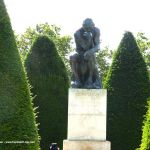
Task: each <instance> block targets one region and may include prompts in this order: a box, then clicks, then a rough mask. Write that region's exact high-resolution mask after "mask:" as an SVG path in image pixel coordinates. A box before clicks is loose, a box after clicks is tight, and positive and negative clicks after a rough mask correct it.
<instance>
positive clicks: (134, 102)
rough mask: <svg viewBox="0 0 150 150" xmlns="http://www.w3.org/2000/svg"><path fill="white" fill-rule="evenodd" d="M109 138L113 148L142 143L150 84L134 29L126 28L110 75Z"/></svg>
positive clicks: (120, 149) (121, 149) (129, 149)
mask: <svg viewBox="0 0 150 150" xmlns="http://www.w3.org/2000/svg"><path fill="white" fill-rule="evenodd" d="M105 88H107V90H108V107H107V109H108V121H107V139H108V140H110V141H111V143H112V150H134V149H135V148H137V147H138V146H139V144H140V139H141V134H142V133H141V127H142V122H143V115H144V114H145V113H146V109H145V105H146V99H147V98H148V96H149V94H150V84H149V79H148V73H147V69H146V64H145V62H144V60H143V57H142V55H141V53H140V51H139V48H138V46H137V43H136V41H135V39H134V37H133V35H132V33H131V32H126V33H125V34H124V37H123V39H122V40H121V42H120V45H119V47H118V50H117V51H116V52H115V53H114V58H113V62H112V65H111V67H110V70H109V72H108V75H107V79H106V83H105Z"/></svg>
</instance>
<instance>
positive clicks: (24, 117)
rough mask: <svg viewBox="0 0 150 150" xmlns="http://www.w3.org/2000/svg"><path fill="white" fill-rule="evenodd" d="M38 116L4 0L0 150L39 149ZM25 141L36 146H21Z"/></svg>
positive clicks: (0, 49)
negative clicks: (36, 117) (36, 119)
mask: <svg viewBox="0 0 150 150" xmlns="http://www.w3.org/2000/svg"><path fill="white" fill-rule="evenodd" d="M35 115H36V114H35V112H34V111H33V105H32V97H31V95H30V89H29V85H28V83H27V79H26V75H25V71H24V68H23V66H22V63H21V60H20V56H19V52H18V50H17V46H16V42H15V37H14V33H13V31H12V27H11V24H10V19H9V16H8V14H7V10H6V8H5V4H4V2H3V0H0V141H1V142H4V143H3V144H2V143H1V144H0V149H2V150H27V149H28V150H38V149H39V137H38V133H37V124H36V123H35ZM8 141H10V142H11V141H12V142H17V143H15V144H14V143H11V144H10V143H9V144H7V143H5V142H8ZM23 141H25V142H32V143H30V144H29V143H19V142H23Z"/></svg>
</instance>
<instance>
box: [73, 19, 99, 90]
mask: <svg viewBox="0 0 150 150" xmlns="http://www.w3.org/2000/svg"><path fill="white" fill-rule="evenodd" d="M74 38H75V43H76V53H75V54H74V55H72V56H70V64H71V68H72V72H73V77H74V79H73V81H72V84H71V86H72V87H73V88H85V89H99V88H101V81H100V77H99V73H98V67H97V64H96V58H95V53H96V52H98V50H99V49H100V30H99V29H98V28H97V27H95V25H94V22H93V21H92V19H90V18H87V19H85V20H84V21H83V25H82V27H81V28H80V29H79V30H77V31H76V32H75V34H74Z"/></svg>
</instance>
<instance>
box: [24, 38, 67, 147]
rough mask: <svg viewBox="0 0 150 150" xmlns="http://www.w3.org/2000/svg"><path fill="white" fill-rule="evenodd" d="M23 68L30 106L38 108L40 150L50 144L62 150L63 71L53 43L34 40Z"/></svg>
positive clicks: (64, 127)
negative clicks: (29, 87) (27, 79)
mask: <svg viewBox="0 0 150 150" xmlns="http://www.w3.org/2000/svg"><path fill="white" fill-rule="evenodd" d="M25 66H26V69H27V74H28V77H29V81H30V83H31V85H32V87H33V88H32V92H33V94H34V95H36V97H35V100H34V103H35V105H36V106H37V107H39V108H38V111H39V115H38V118H37V119H38V122H39V123H40V126H39V127H40V130H39V134H40V136H41V148H42V150H45V149H48V146H49V145H50V143H52V142H56V143H58V145H59V147H62V142H63V139H65V138H66V135H67V131H66V130H67V107H68V100H67V93H68V92H67V91H68V87H69V85H68V77H67V73H66V68H65V66H64V63H63V62H62V60H61V58H60V57H59V55H58V53H57V51H56V48H55V45H54V43H53V42H52V41H51V40H50V39H49V38H48V37H46V36H41V37H38V38H37V39H36V40H35V42H34V44H33V46H32V47H31V50H30V52H29V53H28V55H27V58H26V60H25Z"/></svg>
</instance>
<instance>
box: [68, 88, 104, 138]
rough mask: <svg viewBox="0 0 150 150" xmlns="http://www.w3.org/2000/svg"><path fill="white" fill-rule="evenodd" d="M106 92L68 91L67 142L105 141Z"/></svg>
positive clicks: (93, 90) (98, 90)
mask: <svg viewBox="0 0 150 150" xmlns="http://www.w3.org/2000/svg"><path fill="white" fill-rule="evenodd" d="M106 95H107V94H106V90H102V89H101V90H100V89H69V106H68V107H69V108H68V140H106Z"/></svg>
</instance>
